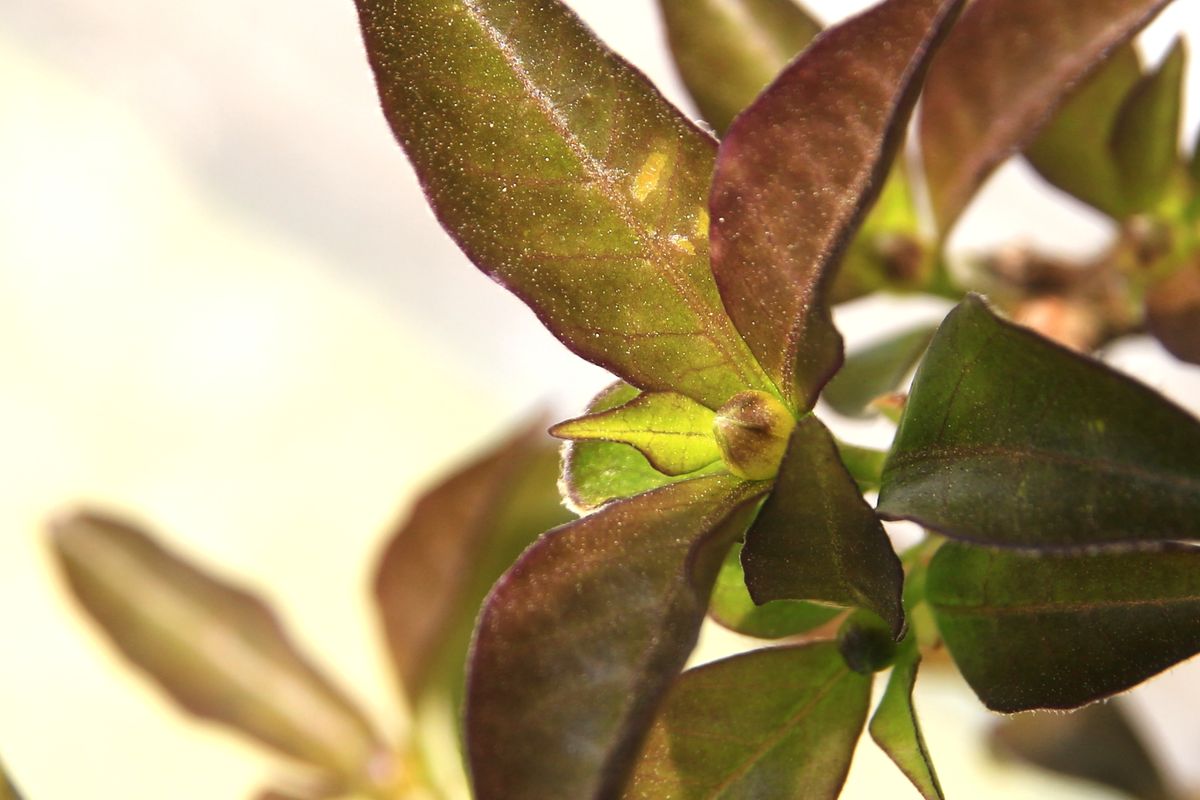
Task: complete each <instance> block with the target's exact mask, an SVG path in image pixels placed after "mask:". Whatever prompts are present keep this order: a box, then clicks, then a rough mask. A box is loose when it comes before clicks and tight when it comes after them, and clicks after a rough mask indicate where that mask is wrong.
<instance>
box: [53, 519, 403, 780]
mask: <svg viewBox="0 0 1200 800" xmlns="http://www.w3.org/2000/svg"><path fill="white" fill-rule="evenodd" d="M51 534H52V544H53V547H54V555H55V556H56V557H57V559H58V564H59V567H60V568H61V570H62V573H63V576H64V577H65V578H66V581H67V585H68V587H69V588H70V590H71V592H72V593H73V594H74V596H75V599H76V600H77V601H79V603H80V604H81V606H82V607H83V609H84V611H86V612H87V613H88V615H89V616H91V617H92V619H93V620H95V621H96V622H97V623H98V624H99V626H100V628H101V629H102V630H103V631H104V633H105V634H106V635H107V636H108V638H109V639H110V640H111V641H112V643H113V644H114V645H115V646H116V647H117V649H118V650H120V651H121V653H122V654H123V655H124V656H125V657H126V658H128V659H129V661H130V662H132V663H133V665H134V666H136V667H137V668H138V669H140V670H141V671H142V672H144V673H145V674H146V675H147V676H148V677H150V678H151V679H153V680H154V681H155V682H156V683H157V684H159V686H161V687H162V688H163V689H164V690H165V691H166V693H167V694H168V695H170V697H171V698H172V699H173V700H174V701H175V702H177V703H178V704H179V705H180V706H182V707H183V708H184V709H185V710H187V711H189V712H191V713H192V714H195V715H196V716H199V717H202V718H204V719H209V720H212V721H214V722H218V723H221V724H224V725H226V726H229V727H231V728H234V729H236V730H238V731H241V732H242V733H244V734H246V735H247V736H250V737H251V738H254V739H257V740H258V741H259V742H261V743H263V744H265V745H267V746H268V747H272V748H274V749H275V750H278V751H279V752H281V753H283V754H285V755H288V756H291V757H293V758H296V759H299V760H301V761H305V762H308V763H310V764H313V765H316V766H319V767H322V768H324V769H326V770H329V771H330V772H331V773H333V774H335V775H338V776H342V777H343V778H345V779H346V780H347V781H349V782H352V783H360V782H364V781H367V780H368V778H369V776H371V775H372V774H373V773H375V772H377V771H378V766H379V764H380V763H381V759H387V755H386V750H385V748H384V745H383V744H381V742H380V740H379V738H378V736H377V734H376V733H375V731H374V730H373V729H372V726H371V724H370V723H369V722H367V720H366V719H365V718H364V716H363V715H362V713H361V712H360V711H359V710H358V709H357V708H355V707H354V706H353V705H352V704H351V702H350V700H349V699H348V698H347V697H346V696H345V695H344V694H343V693H342V692H341V690H339V689H337V688H336V687H334V686H333V685H332V684H331V683H330V682H329V680H328V679H327V678H326V677H325V676H324V675H322V674H321V673H320V672H318V671H317V669H316V668H315V667H314V666H313V665H312V664H311V663H310V662H309V660H308V659H307V658H306V657H305V656H304V655H303V654H302V653H301V652H300V651H299V650H298V649H297V648H296V645H295V644H294V643H293V642H292V640H291V637H290V636H288V634H287V633H286V632H285V631H284V629H283V627H282V625H281V624H280V622H279V620H278V618H277V617H276V616H275V614H274V613H273V612H272V611H271V609H270V608H269V607H268V606H267V605H266V604H265V603H264V602H263V601H262V600H261V599H259V598H258V597H257V596H255V595H252V594H250V593H248V592H246V591H245V590H243V589H240V588H238V587H235V586H233V585H231V584H229V583H227V582H225V581H224V580H221V579H219V578H216V577H214V576H212V575H210V574H208V573H207V572H205V571H203V570H201V569H200V568H199V567H197V566H195V565H193V564H192V563H190V562H188V561H186V560H184V559H183V558H182V557H180V556H178V555H176V554H174V553H172V552H170V551H168V550H167V549H166V548H165V547H163V546H162V545H160V544H159V543H158V542H156V541H155V540H153V539H152V538H150V537H149V536H148V535H147V534H145V533H143V532H141V531H140V530H138V529H136V528H134V527H131V526H129V525H127V524H125V523H123V522H120V521H118V520H116V519H113V518H111V517H107V516H102V515H100V514H97V513H93V512H82V513H77V514H74V515H72V516H69V517H65V518H62V519H59V520H57V521H56V522H55V523H54V524H53V525H52V528H51Z"/></svg>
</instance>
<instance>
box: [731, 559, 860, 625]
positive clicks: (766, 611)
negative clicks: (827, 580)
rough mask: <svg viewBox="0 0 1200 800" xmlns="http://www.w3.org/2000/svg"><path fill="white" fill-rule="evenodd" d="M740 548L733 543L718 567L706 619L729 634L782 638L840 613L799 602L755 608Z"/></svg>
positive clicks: (824, 607) (773, 601) (831, 608)
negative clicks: (711, 620)
mask: <svg viewBox="0 0 1200 800" xmlns="http://www.w3.org/2000/svg"><path fill="white" fill-rule="evenodd" d="M741 558H742V546H741V545H740V544H735V545H734V546H733V549H732V550H730V551H729V555H727V556H726V557H725V563H724V564H722V565H721V572H720V574H718V575H717V584H716V586H715V587H714V588H713V594H712V602H711V603H710V604H709V607H708V616H709V617H710V618H712V619H713V620H714V621H715V622H717V623H718V624H719V625H722V626H723V627H726V628H728V629H729V630H731V631H735V632H737V633H740V634H743V635H745V636H754V637H756V638H759V639H782V638H784V637H786V636H795V635H797V634H801V633H808V632H809V631H811V630H813V629H814V628H818V627H820V626H822V625H824V624H825V623H826V622H829V620H831V619H833V618H834V617H836V616H837V615H838V614H840V613H842V609H840V608H837V607H835V606H823V605H818V604H817V603H805V602H803V601H801V600H772V601H771V602H769V603H764V604H762V605H758V604H757V603H755V602H754V600H753V599H752V598H751V597H750V590H749V589H747V588H746V575H745V573H743V572H742V560H741Z"/></svg>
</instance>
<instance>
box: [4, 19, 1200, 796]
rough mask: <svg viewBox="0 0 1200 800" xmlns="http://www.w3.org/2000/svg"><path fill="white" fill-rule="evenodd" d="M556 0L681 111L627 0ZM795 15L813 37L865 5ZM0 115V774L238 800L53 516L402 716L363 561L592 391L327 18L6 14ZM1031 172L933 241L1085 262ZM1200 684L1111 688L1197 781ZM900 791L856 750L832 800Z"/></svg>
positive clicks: (1096, 237) (937, 692) (906, 316)
mask: <svg viewBox="0 0 1200 800" xmlns="http://www.w3.org/2000/svg"><path fill="white" fill-rule="evenodd" d="M570 5H572V6H573V7H574V8H575V9H576V10H577V11H578V12H579V13H580V14H581V15H582V16H583V17H584V18H585V19H586V20H587V21H588V22H589V23H590V24H592V25H593V26H594V27H595V29H596V30H597V31H598V32H599V34H600V35H601V36H602V37H603V38H604V39H605V40H606V41H607V42H609V43H610V44H611V45H612V46H613V47H615V48H616V49H617V50H618V51H619V52H621V53H622V54H624V55H625V56H626V57H627V58H628V59H630V60H631V61H632V62H633V63H635V64H636V65H638V66H639V67H640V68H642V69H643V70H644V71H646V72H647V73H648V74H649V75H650V76H651V77H652V78H653V79H654V80H655V81H656V82H657V83H658V84H659V86H661V87H662V88H663V89H664V91H665V92H666V94H667V95H668V96H669V97H670V98H672V99H673V100H674V101H676V102H678V103H679V104H681V105H683V106H684V107H688V105H687V101H686V99H685V98H684V95H683V92H682V89H681V87H680V85H679V83H678V81H677V79H676V76H675V74H674V73H673V71H672V68H671V66H670V63H669V60H668V56H667V54H666V51H665V48H664V46H663V41H662V32H661V26H660V23H659V20H658V17H657V13H656V10H655V7H654V3H653V2H652V0H620V2H614V0H572V2H571V3H570ZM808 5H809V7H810V8H811V9H812V10H813V11H814V12H816V13H817V14H818V15H819V16H820V17H821V18H822V19H824V20H825V21H827V22H828V21H835V20H837V19H839V18H840V17H842V16H845V15H846V14H848V13H851V12H853V11H857V10H859V9H861V8H864V7H866V6H867V5H868V3H867V2H866V0H853V2H851V1H850V0H824V1H823V2H822V1H820V0H810V2H809V3H808ZM1180 31H1186V32H1189V33H1191V34H1193V35H1195V34H1200V14H1198V13H1197V11H1196V9H1195V8H1194V4H1191V3H1187V2H1180V3H1176V4H1175V5H1174V6H1173V7H1172V9H1171V10H1169V11H1168V12H1167V13H1165V14H1164V15H1163V17H1162V18H1161V19H1160V21H1159V22H1157V23H1156V24H1155V25H1154V27H1153V28H1152V29H1151V30H1150V31H1149V32H1148V33H1147V35H1146V36H1145V37H1144V42H1145V50H1146V52H1147V54H1148V55H1149V56H1150V58H1151V59H1157V58H1158V57H1159V55H1160V54H1161V53H1162V52H1164V51H1165V49H1166V47H1167V45H1168V44H1169V41H1170V39H1171V37H1172V36H1174V35H1175V34H1177V33H1178V32H1180ZM1197 72H1198V71H1197V70H1196V69H1193V70H1192V75H1193V79H1194V80H1193V81H1192V86H1191V94H1192V96H1191V100H1192V102H1191V104H1190V105H1189V107H1188V113H1187V122H1188V124H1187V131H1188V136H1189V141H1190V140H1191V139H1190V137H1191V136H1193V135H1194V131H1195V129H1196V127H1197V122H1198V120H1200V103H1198V102H1195V101H1196V100H1197V98H1200V94H1198V92H1200V81H1197V80H1195V79H1197V78H1200V74H1197ZM0 104H2V105H0V108H2V109H3V110H2V112H0V631H3V638H2V639H0V642H2V643H0V754H2V755H3V758H4V760H5V761H6V762H7V763H8V765H9V767H10V768H11V769H12V771H13V772H14V773H15V775H16V777H17V779H18V782H19V783H20V784H21V785H22V786H23V788H24V789H25V791H26V793H27V794H28V795H29V797H30V798H31V800H32V798H39V799H40V800H58V798H78V797H95V798H122V800H161V798H172V799H173V800H212V799H213V798H237V797H245V796H247V794H248V792H249V791H250V790H251V788H252V787H253V786H255V785H257V784H259V783H260V782H261V780H262V779H264V778H265V777H268V776H269V775H271V774H272V768H271V767H270V766H269V763H270V762H269V760H267V759H263V758H260V757H259V754H258V753H257V752H255V751H254V750H252V749H251V748H250V747H248V746H244V745H243V744H242V742H241V741H240V740H235V739H233V738H231V737H229V736H227V735H226V734H224V733H223V732H221V731H215V730H213V729H210V728H208V727H204V726H201V725H196V724H193V723H191V722H189V721H187V720H185V719H184V718H183V717H182V716H181V715H179V714H177V713H176V712H175V711H174V710H173V709H172V708H170V707H168V706H167V704H166V703H165V702H163V701H162V699H161V698H160V697H159V696H158V694H157V693H156V692H155V691H154V690H153V689H151V688H149V687H148V686H146V685H144V684H143V683H142V682H141V681H140V679H138V678H137V677H135V676H133V675H132V674H131V673H129V672H127V671H126V670H125V669H124V668H123V667H122V665H120V664H119V663H118V661H117V659H116V658H115V657H114V656H113V655H112V654H111V652H110V650H109V649H108V648H107V646H106V645H105V644H104V643H102V642H101V641H100V639H99V637H98V636H97V635H95V633H94V631H93V630H92V629H90V628H89V627H88V626H87V625H85V624H84V623H83V621H82V620H81V619H80V617H79V616H78V615H77V614H76V613H75V609H74V608H73V607H72V606H70V605H69V604H68V603H67V602H66V598H65V595H64V593H63V592H62V590H61V589H60V586H59V583H58V580H57V576H56V575H55V574H54V573H53V571H52V570H51V568H50V563H49V560H48V558H47V554H46V548H45V546H44V541H43V539H44V533H43V530H44V524H45V522H46V520H47V519H48V518H49V517H50V516H51V515H53V514H54V513H55V512H56V511H57V510H59V509H62V508H64V507H69V506H71V505H72V504H77V503H80V502H87V503H96V504H100V505H102V506H103V507H106V508H110V509H114V510H116V511H119V512H122V513H125V514H128V515H132V516H133V517H134V518H136V519H141V520H143V521H146V522H148V523H150V524H151V525H152V526H153V527H155V528H156V529H158V530H160V531H162V532H163V533H165V534H167V535H168V536H169V539H170V540H171V541H172V542H175V543H178V544H179V545H181V546H183V547H184V549H185V550H186V552H189V553H191V554H194V555H196V556H197V557H199V558H201V559H203V560H204V561H205V563H208V564H216V565H219V566H220V568H221V569H222V570H223V571H224V572H225V573H226V574H228V575H231V576H236V577H237V578H238V579H241V580H244V581H247V582H249V583H250V584H251V585H253V586H255V587H257V588H259V589H261V590H263V591H264V592H265V593H267V594H268V595H269V596H270V597H272V598H273V599H274V600H275V601H276V602H277V603H278V605H279V607H280V608H281V609H282V611H283V613H284V615H285V616H286V618H287V620H288V621H289V622H290V623H291V624H292V627H293V629H294V630H295V632H296V633H297V635H298V637H299V638H300V640H301V641H302V643H304V644H305V645H307V646H308V647H309V648H310V649H311V650H312V651H314V652H315V653H317V655H318V661H320V662H321V663H322V664H323V665H325V666H327V667H328V668H329V669H330V670H331V671H333V672H335V673H336V674H338V675H339V676H340V677H341V678H342V679H343V680H344V681H345V682H346V684H347V685H348V686H349V687H350V688H351V690H352V693H353V694H354V695H355V696H357V697H358V698H360V699H362V700H363V702H364V703H366V704H368V705H370V706H372V707H374V708H377V709H380V710H381V716H382V718H383V719H396V718H397V712H395V711H389V710H388V709H392V708H394V701H393V700H392V698H391V697H390V696H389V691H388V686H387V677H386V675H385V672H384V669H383V664H382V658H381V654H380V653H381V651H380V649H379V648H378V646H377V644H376V638H375V630H374V625H373V623H374V620H373V617H371V616H369V605H368V603H367V594H366V579H367V575H368V573H369V570H370V568H371V564H372V560H373V558H374V556H375V554H376V551H377V549H378V547H379V545H380V543H381V540H382V537H383V536H384V534H385V533H386V532H387V530H388V528H389V527H390V525H391V524H392V523H393V521H394V520H395V519H396V518H397V517H398V515H399V514H401V513H402V511H403V510H404V509H405V508H406V506H407V504H408V503H409V502H410V501H411V499H412V498H413V497H414V494H415V492H417V491H418V490H419V489H420V487H421V486H422V485H423V484H424V483H427V482H428V481H430V480H431V479H434V478H435V477H437V475H438V474H439V473H440V472H442V471H443V470H445V469H446V468H448V467H451V466H452V465H453V464H454V463H455V462H456V461H458V460H459V459H461V458H462V457H464V456H465V455H467V454H469V453H471V452H472V451H474V450H476V449H478V448H479V447H480V446H481V445H483V444H484V443H485V442H487V441H489V440H490V439H492V438H493V437H496V436H498V435H500V434H502V432H503V431H505V430H506V429H507V428H508V427H510V426H511V425H512V424H514V423H516V422H518V421H520V420H522V419H524V418H526V417H527V416H529V415H530V414H531V413H533V412H534V411H535V410H536V409H538V408H544V407H549V408H550V409H552V411H553V412H554V413H557V414H559V415H560V416H562V415H566V414H571V413H574V412H576V411H578V409H579V408H580V407H581V406H582V405H583V403H584V402H586V400H587V399H588V398H589V397H590V396H591V395H592V394H594V393H595V392H596V391H597V390H598V389H599V388H601V387H602V386H603V385H605V383H606V381H607V377H606V375H605V374H604V373H603V372H602V371H601V370H599V369H597V368H594V367H591V366H590V365H587V364H585V363H583V362H581V361H579V360H578V359H577V358H575V357H574V356H572V355H570V354H569V353H567V351H566V350H565V349H564V348H562V347H561V346H560V345H559V344H558V343H557V342H556V341H555V340H554V339H552V338H551V337H550V335H549V334H547V333H546V332H544V331H543V330H542V329H541V327H540V326H539V325H538V324H537V322H536V321H535V320H534V318H533V316H532V315H531V314H530V313H529V312H528V311H526V309H525V308H524V307H523V306H522V305H521V304H520V303H518V302H517V301H516V300H514V299H513V298H511V297H510V296H508V295H507V294H506V293H505V292H503V291H502V290H500V289H499V288H498V287H496V286H494V285H493V284H491V283H490V282H489V281H488V280H487V279H486V278H485V277H483V276H482V275H481V274H480V273H478V272H476V271H475V270H474V268H472V267H471V266H470V265H469V264H468V263H467V262H466V260H465V259H464V258H463V257H462V256H460V255H459V253H458V252H457V250H456V249H455V248H454V246H453V245H452V244H451V243H450V241H449V240H448V239H447V238H446V237H445V235H444V234H443V233H442V232H441V231H440V229H439V228H438V227H437V225H436V224H435V222H434V220H433V218H432V216H431V214H430V213H429V212H428V211H427V210H426V208H425V205H424V202H423V200H422V198H421V195H420V193H419V191H418V190H417V188H416V184H415V181H414V179H413V176H412V174H411V171H410V169H409V167H408V165H407V163H406V162H405V160H404V157H403V155H402V153H401V152H400V150H399V149H398V148H397V147H396V146H395V145H394V143H393V140H392V138H391V135H390V133H389V132H388V130H387V128H386V126H385V124H384V121H383V117H382V114H381V113H380V112H379V109H378V103H377V100H376V98H375V95H374V87H373V84H372V79H371V76H370V73H369V70H368V67H367V63H366V59H365V56H364V54H363V51H362V45H361V42H360V39H359V36H358V32H357V28H356V18H355V13H354V8H353V4H352V3H351V2H350V0H338V1H337V2H312V3H308V2H286V0H238V1H237V2H234V0H210V2H206V3H162V2H153V1H152V0H39V2H24V0H0ZM690 110H691V109H690V108H689V111H690ZM1030 174H1031V173H1030V172H1029V171H1028V170H1026V169H1025V168H1024V167H1023V166H1021V165H1019V164H1013V165H1010V166H1008V167H1006V168H1005V169H1004V170H1002V172H1001V173H1000V175H999V176H998V177H997V178H996V179H995V180H994V181H993V182H992V183H991V184H990V185H989V187H988V189H987V191H986V192H985V196H984V197H983V198H982V200H981V201H980V202H979V203H977V204H976V206H975V207H974V209H973V211H972V213H971V214H970V215H969V216H968V217H967V218H966V219H965V221H964V224H963V225H962V226H961V228H960V230H959V231H958V233H957V235H956V237H955V240H954V242H953V246H954V248H955V249H957V250H959V251H969V250H972V249H977V248H983V247H990V246H994V245H995V244H998V243H1001V242H1008V241H1014V240H1017V241H1025V242H1033V243H1036V244H1039V245H1041V246H1044V247H1046V248H1052V249H1055V250H1058V251H1060V252H1061V251H1066V252H1071V253H1078V254H1083V253H1087V252H1090V251H1092V250H1096V249H1099V248H1100V247H1101V246H1103V244H1104V242H1105V241H1106V237H1108V236H1109V235H1111V231H1110V230H1109V229H1108V227H1107V225H1106V223H1105V222H1104V221H1103V220H1102V219H1100V218H1099V217H1098V216H1095V215H1092V214H1090V213H1088V212H1086V211H1084V210H1083V209H1082V208H1081V207H1079V206H1077V205H1075V204H1073V203H1072V202H1071V201H1069V200H1067V199H1065V198H1063V197H1062V196H1059V195H1056V194H1054V193H1052V191H1049V190H1046V189H1044V187H1042V186H1041V185H1039V184H1038V182H1037V181H1036V180H1035V179H1034V178H1031V177H1030ZM944 310H945V307H944V306H941V305H938V304H935V303H928V302H898V301H887V300H884V301H879V300H876V301H869V302H866V303H858V304H855V305H854V306H853V307H850V308H847V309H843V310H842V313H840V315H839V320H840V321H841V322H842V323H843V324H844V327H845V330H846V333H847V338H848V340H849V342H850V344H851V345H853V344H854V343H855V342H861V341H864V340H869V339H871V338H874V337H875V336H878V335H879V334H880V333H882V332H883V331H884V329H885V328H888V329H890V328H895V327H900V326H902V325H903V324H905V323H906V322H907V321H910V320H912V319H913V318H915V317H922V318H929V317H930V316H933V317H937V316H938V315H940V314H941V313H942V312H943V311H944ZM1110 356H1111V357H1112V359H1113V360H1114V361H1115V362H1116V363H1118V364H1119V365H1121V366H1123V367H1125V368H1128V369H1130V370H1131V371H1133V372H1134V373H1135V374H1137V375H1138V376H1139V377H1141V378H1142V379H1143V380H1145V381H1147V382H1149V383H1150V384H1152V385H1154V386H1156V387H1158V388H1160V389H1162V390H1163V391H1165V392H1167V393H1168V394H1170V395H1171V396H1173V397H1175V398H1176V399H1177V400H1179V401H1180V402H1184V403H1188V404H1190V405H1191V407H1192V408H1194V409H1195V408H1197V406H1198V405H1200V374H1198V373H1200V370H1197V369H1195V368H1192V369H1188V368H1184V367H1180V366H1177V365H1175V364H1174V363H1173V362H1171V361H1170V360H1169V359H1168V358H1166V357H1165V356H1163V355H1162V354H1161V353H1160V351H1159V350H1158V348H1157V346H1155V345H1153V344H1151V343H1149V342H1142V341H1130V342H1123V343H1120V344H1119V345H1118V346H1117V347H1115V348H1114V349H1113V351H1112V352H1111V353H1110ZM840 430H843V431H845V432H846V434H845V435H846V436H847V438H850V439H852V440H856V441H860V442H862V443H864V444H871V443H875V444H885V443H886V437H887V433H886V428H883V427H879V426H872V425H866V426H863V425H859V426H856V427H845V426H843V427H841V428H840ZM710 646H712V647H715V646H716V645H711V644H710ZM1197 667H1198V665H1197V664H1192V665H1190V666H1187V665H1185V666H1183V667H1181V668H1178V669H1176V670H1174V671H1172V672H1171V673H1169V674H1167V675H1165V676H1163V677H1162V678H1160V679H1158V680H1157V681H1155V682H1153V683H1151V684H1150V685H1148V686H1146V687H1144V688H1142V689H1140V690H1139V691H1138V692H1136V693H1135V694H1134V697H1133V699H1134V701H1135V702H1134V710H1135V712H1136V715H1137V722H1138V723H1139V725H1140V726H1141V727H1142V728H1143V730H1144V731H1145V732H1146V733H1147V735H1148V736H1149V737H1150V738H1151V739H1152V740H1153V741H1155V742H1156V743H1158V744H1159V745H1160V746H1161V747H1162V748H1163V752H1164V753H1165V754H1166V755H1167V756H1168V758H1169V760H1170V765H1171V770H1172V773H1173V775H1174V776H1175V777H1176V779H1177V780H1179V781H1181V782H1183V783H1186V784H1189V785H1191V786H1193V787H1195V786H1200V751H1197V749H1196V743H1197V742H1198V741H1200V669H1198V668H1197ZM918 704H919V705H920V707H921V709H922V712H923V714H924V717H923V719H924V720H925V724H926V728H927V734H928V738H929V740H930V746H931V749H932V751H933V755H934V758H935V761H936V763H937V765H938V768H939V771H940V772H941V774H942V777H943V783H944V784H945V786H946V789H947V791H948V793H949V794H950V796H951V797H959V798H964V797H969V798H986V797H1005V798H1047V797H1063V798H1068V797H1097V796H1100V795H1099V793H1098V790H1094V789H1091V788H1081V787H1078V786H1074V785H1072V784H1069V783H1067V782H1065V781H1057V780H1053V779H1050V778H1046V777H1042V776H1038V775H1034V774H1032V773H1029V772H1026V771H1024V770H1021V769H1019V768H1013V767H1003V766H998V765H996V764H994V763H992V761H991V760H989V758H988V756H987V754H986V752H985V751H984V748H983V747H982V744H981V741H980V739H979V737H978V736H975V735H974V734H973V732H974V731H979V730H982V729H983V728H985V727H986V726H987V725H988V724H989V719H988V717H987V715H986V714H985V713H984V712H983V711H982V710H981V707H980V706H979V704H978V702H977V701H976V700H975V699H974V698H973V697H972V696H971V695H970V693H969V691H968V690H967V689H966V688H965V687H964V686H963V685H962V684H961V683H960V682H958V680H957V679H955V678H952V677H949V676H938V675H937V674H934V673H931V674H930V675H929V676H928V677H924V678H923V682H922V685H921V687H920V688H919V690H918ZM910 796H912V797H915V796H916V795H915V794H914V793H913V792H912V790H911V789H910V788H908V786H907V784H906V783H905V782H904V779H903V778H902V777H901V776H900V774H899V772H897V771H896V770H895V768H894V767H892V766H891V765H890V764H889V763H888V762H886V761H885V760H884V759H883V758H882V756H879V755H877V754H876V753H875V752H874V748H872V747H869V746H864V747H863V748H861V749H860V751H859V755H858V757H857V758H856V761H855V766H854V770H853V771H852V776H851V781H850V784H849V787H848V789H847V793H846V797H848V798H859V799H860V800H861V799H865V798H879V797H889V798H891V797H896V798H905V797H910Z"/></svg>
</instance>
